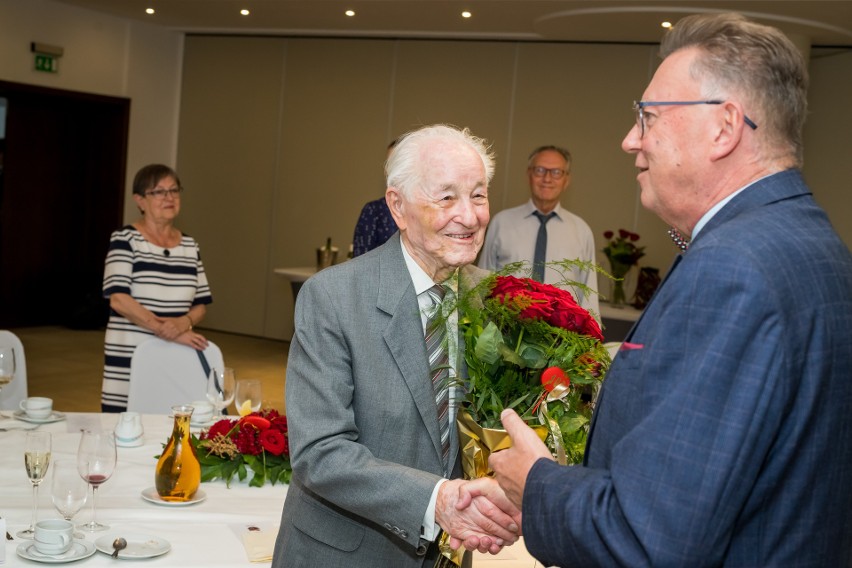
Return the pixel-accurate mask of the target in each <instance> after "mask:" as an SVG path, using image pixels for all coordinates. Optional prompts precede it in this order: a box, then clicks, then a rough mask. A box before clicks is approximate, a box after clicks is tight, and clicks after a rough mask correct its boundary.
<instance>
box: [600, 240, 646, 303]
mask: <svg viewBox="0 0 852 568" xmlns="http://www.w3.org/2000/svg"><path fill="white" fill-rule="evenodd" d="M614 236H615V233H613V232H612V231H605V232H604V238H605V239H607V240H608V241H609V243H607V245H606V247H604V249H603V252H604V254H605V255H606V258H607V260H609V266H610V270H611V272H612V276H613V277H614V280H613V287H612V297H611V298H610V302H611V303H612V304H614V305H616V306H620V305H623V304H625V303H626V302H627V298H626V297H625V294H624V277H625V276H626V275H627V273H628V272H629V271H630V269H631V268H632V267H633V266H634V265H635V264H636V263H637V262H639V259H640V258H642V257H643V256H645V247H640V246H636V244H635V243H636V241H638V240H639V235H638V234H637V233H633V232H630V231H628V230H626V229H619V230H618V236H617V237H615V238H613V237H614Z"/></svg>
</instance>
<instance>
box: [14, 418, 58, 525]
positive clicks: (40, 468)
mask: <svg viewBox="0 0 852 568" xmlns="http://www.w3.org/2000/svg"><path fill="white" fill-rule="evenodd" d="M50 444H51V436H50V432H27V439H26V442H25V446H24V466H26V468H27V476H28V477H29V478H30V482H31V483H32V484H33V515H32V520H31V521H30V527H29V528H27V529H24V530H22V531H18V537H20V538H33V535H34V534H35V523H36V515H37V513H38V486H39V485H41V482H42V480H43V479H44V476H45V474H46V473H47V468H48V466H49V465H50Z"/></svg>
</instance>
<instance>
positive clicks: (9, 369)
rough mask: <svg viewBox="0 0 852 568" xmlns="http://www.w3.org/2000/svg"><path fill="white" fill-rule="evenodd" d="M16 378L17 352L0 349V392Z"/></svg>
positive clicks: (4, 348)
mask: <svg viewBox="0 0 852 568" xmlns="http://www.w3.org/2000/svg"><path fill="white" fill-rule="evenodd" d="M14 378H15V350H14V349H12V348H11V347H0V391H2V390H3V387H4V386H5V385H8V384H9V383H11V382H12V379H14Z"/></svg>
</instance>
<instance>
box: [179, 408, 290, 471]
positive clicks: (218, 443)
mask: <svg viewBox="0 0 852 568" xmlns="http://www.w3.org/2000/svg"><path fill="white" fill-rule="evenodd" d="M192 445H193V447H194V448H195V453H196V454H197V455H198V461H199V462H200V463H201V481H212V480H214V479H224V480H225V483H226V484H227V485H228V486H229V487H230V485H231V480H233V478H234V476H235V475H236V476H237V478H238V479H239V480H240V481H245V479H246V477H248V472H249V471H251V472H252V478H251V480H250V481H249V485H250V486H252V487H262V486H263V485H264V484H265V483H266V482H267V481H268V482H269V483H271V484H272V485H275V484H276V483H278V482H281V483H289V482H290V476H291V474H292V471H293V470H292V469H291V467H290V446H289V443H288V440H287V417H286V416H284V415H282V414H279V413H278V411H276V410H274V409H269V410H261V411H260V412H252V413H250V414H247V415H245V416H242V417H240V418H223V419H222V420H219V421H218V422H216V423H215V424H213V425H212V426H211V427H210V428H209V429H208V430H205V431H202V433H201V435H200V436H199V437H195V436H193V437H192Z"/></svg>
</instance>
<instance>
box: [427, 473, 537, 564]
mask: <svg viewBox="0 0 852 568" xmlns="http://www.w3.org/2000/svg"><path fill="white" fill-rule="evenodd" d="M466 486H470V487H469V488H466V489H464V490H463V488H465V487H466ZM474 494H475V495H474ZM503 507H505V508H506V509H508V511H507V510H505V509H503ZM435 521H436V522H437V523H438V525H440V527H441V528H442V529H444V531H445V532H446V533H447V534H449V535H450V545H451V546H452V547H453V548H458V547H459V546H461V544H462V543H463V544H464V545H465V548H467V549H469V550H474V549H475V550H479V551H480V552H490V553H491V554H497V553H498V552H500V550H501V549H502V548H503V546H505V545H506V544H513V543H514V542H515V541H516V540H518V536H519V535H520V530H521V529H520V511H519V510H517V508H516V507H514V506H512V504H511V502H510V501H509V500H508V499H506V497H505V495H504V494H503V491H502V490H501V489H500V488H499V486H498V485H497V483H496V482H495V481H494V480H493V479H489V478H485V479H475V480H471V481H463V480H460V479H454V480H450V481H447V482H445V483H444V484H443V485H441V488H440V489H439V490H438V499H437V501H436V503H435Z"/></svg>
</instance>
